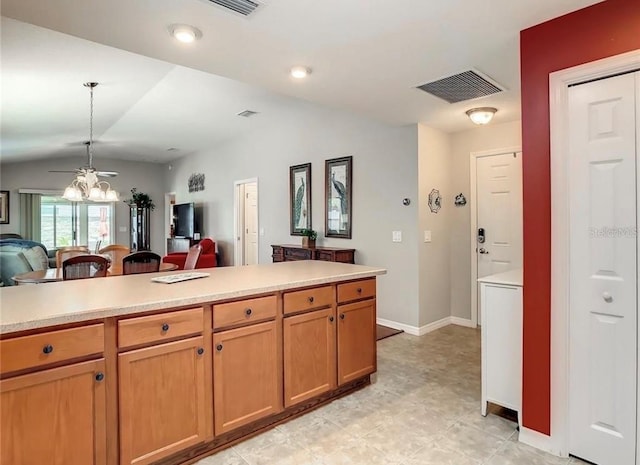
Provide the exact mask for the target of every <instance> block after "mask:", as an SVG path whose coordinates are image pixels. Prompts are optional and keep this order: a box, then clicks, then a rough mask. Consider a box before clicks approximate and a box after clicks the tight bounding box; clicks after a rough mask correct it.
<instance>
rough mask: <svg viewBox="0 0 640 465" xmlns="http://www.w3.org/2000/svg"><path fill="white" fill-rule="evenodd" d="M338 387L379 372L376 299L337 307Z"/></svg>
mask: <svg viewBox="0 0 640 465" xmlns="http://www.w3.org/2000/svg"><path fill="white" fill-rule="evenodd" d="M337 321H338V385H342V384H345V383H348V382H349V381H353V380H354V379H357V378H361V377H363V376H366V375H368V374H371V373H373V372H375V371H376V308H375V300H374V299H367V300H363V301H360V302H356V303H352V304H346V305H340V306H339V307H338V320H337Z"/></svg>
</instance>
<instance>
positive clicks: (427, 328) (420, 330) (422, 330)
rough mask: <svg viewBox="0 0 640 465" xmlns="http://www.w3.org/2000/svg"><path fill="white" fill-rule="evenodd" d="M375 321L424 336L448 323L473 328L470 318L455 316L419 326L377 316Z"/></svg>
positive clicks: (414, 334)
mask: <svg viewBox="0 0 640 465" xmlns="http://www.w3.org/2000/svg"><path fill="white" fill-rule="evenodd" d="M376 323H378V324H379V325H382V326H388V327H389V328H393V329H401V330H402V331H404V332H405V333H407V334H411V335H412V336H424V335H425V334H428V333H430V332H432V331H435V330H436V329H440V328H444V327H445V326H449V325H458V326H465V327H468V328H475V326H474V324H473V323H472V322H471V320H466V319H464V318H458V317H456V316H447V317H444V318H442V319H441V320H438V321H434V322H433V323H429V324H428V325H424V326H420V327H418V326H411V325H405V324H404V323H398V322H396V321H391V320H385V319H384V318H377V319H376Z"/></svg>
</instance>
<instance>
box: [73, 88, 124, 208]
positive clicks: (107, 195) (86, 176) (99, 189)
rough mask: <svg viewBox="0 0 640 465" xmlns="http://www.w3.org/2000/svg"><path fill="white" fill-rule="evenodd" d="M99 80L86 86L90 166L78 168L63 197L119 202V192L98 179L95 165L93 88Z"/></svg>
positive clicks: (79, 200)
mask: <svg viewBox="0 0 640 465" xmlns="http://www.w3.org/2000/svg"><path fill="white" fill-rule="evenodd" d="M97 85H98V83H97V82H87V83H85V84H84V86H85V87H88V88H89V92H90V95H91V104H90V113H89V142H88V143H87V152H88V154H89V166H88V167H84V168H80V169H79V170H77V174H76V177H75V179H74V180H73V181H71V184H69V186H67V188H66V189H65V190H64V193H63V194H62V198H64V199H66V200H69V201H71V202H82V201H83V200H91V201H93V202H117V201H118V197H119V196H118V193H117V192H116V191H114V190H113V189H111V185H110V184H109V183H108V182H106V181H99V180H98V172H97V171H96V169H95V168H94V167H93V89H94V88H95V87H96V86H97Z"/></svg>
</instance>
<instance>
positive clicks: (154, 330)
mask: <svg viewBox="0 0 640 465" xmlns="http://www.w3.org/2000/svg"><path fill="white" fill-rule="evenodd" d="M203 329H204V312H203V310H202V308H201V307H200V308H192V309H189V310H179V311H176V312H168V313H162V314H160V315H150V316H141V317H138V318H128V319H126V320H120V321H118V347H120V348H122V347H131V346H139V345H143V344H149V343H152V342H158V341H164V340H167V339H175V338H176V337H181V336H190V335H193V334H198V333H202V330H203Z"/></svg>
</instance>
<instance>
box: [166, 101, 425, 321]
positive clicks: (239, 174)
mask: <svg viewBox="0 0 640 465" xmlns="http://www.w3.org/2000/svg"><path fill="white" fill-rule="evenodd" d="M254 118H265V119H266V118H268V121H265V122H263V123H264V124H261V125H260V128H259V129H255V130H252V131H250V132H248V133H247V134H246V135H245V136H244V137H242V138H236V139H235V140H232V141H229V142H228V143H226V144H224V145H220V146H217V147H215V148H212V149H211V150H210V151H208V152H206V153H199V154H195V155H190V156H188V157H185V158H183V159H180V160H176V161H175V162H173V163H172V169H171V170H167V171H166V177H167V190H168V191H175V192H176V202H177V203H182V202H196V204H200V205H202V207H203V217H204V231H203V233H204V235H207V236H211V237H213V238H214V239H215V240H216V242H217V244H218V248H219V251H220V252H221V254H222V259H223V261H224V262H225V263H226V264H231V263H233V254H234V252H233V244H234V241H233V235H234V231H233V219H234V214H233V213H234V212H233V210H234V206H233V202H234V192H233V183H234V181H238V180H243V179H249V178H254V177H255V178H258V190H259V205H258V210H259V222H260V227H261V228H264V236H260V237H259V261H260V263H269V262H271V247H270V246H271V244H282V243H300V237H298V236H290V235H289V187H288V186H289V167H290V166H291V165H295V164H300V163H307V162H311V163H312V220H313V228H314V229H316V230H317V231H319V236H318V245H325V246H334V247H349V248H355V249H356V250H357V252H356V263H358V264H363V265H372V266H380V267H384V268H386V269H387V272H388V274H387V275H386V276H382V277H381V278H380V279H379V281H378V282H379V285H378V291H379V293H378V295H379V298H378V316H379V317H380V318H384V319H389V320H393V321H396V322H399V323H403V324H407V325H412V326H417V324H418V312H417V308H418V286H417V280H418V258H417V217H418V213H417V208H418V207H417V206H418V202H417V201H415V200H416V199H417V181H418V174H417V169H416V167H417V163H418V161H417V154H418V147H417V144H418V135H417V128H416V126H411V127H401V128H394V127H390V126H386V125H383V124H380V123H377V122H373V121H370V120H367V119H363V118H359V117H355V116H352V115H349V114H347V113H345V112H338V111H334V110H331V109H327V108H324V107H320V106H317V105H314V104H310V103H307V102H302V101H295V100H293V99H292V100H291V102H290V105H288V106H287V107H286V111H282V112H280V113H277V114H269V115H267V114H265V115H257V116H255V117H254ZM348 155H351V156H353V218H352V226H353V237H352V239H351V240H346V239H328V238H325V237H324V161H325V160H326V159H330V158H336V157H342V156H348ZM192 173H204V174H205V177H206V181H205V190H204V191H202V192H198V193H192V194H189V193H188V192H187V180H188V178H189V176H190V175H191V174H192ZM404 197H409V198H411V199H412V200H414V202H412V204H411V205H410V206H409V207H405V206H403V205H402V199H403V198H404ZM393 230H400V231H402V233H403V241H402V242H401V243H393V242H392V241H391V232H392V231H393Z"/></svg>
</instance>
